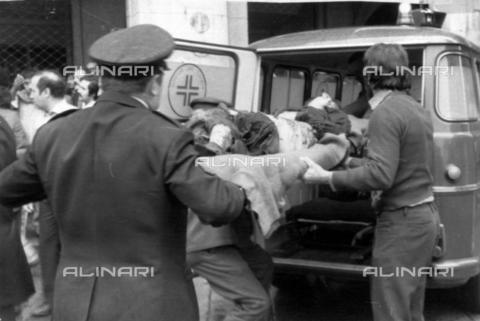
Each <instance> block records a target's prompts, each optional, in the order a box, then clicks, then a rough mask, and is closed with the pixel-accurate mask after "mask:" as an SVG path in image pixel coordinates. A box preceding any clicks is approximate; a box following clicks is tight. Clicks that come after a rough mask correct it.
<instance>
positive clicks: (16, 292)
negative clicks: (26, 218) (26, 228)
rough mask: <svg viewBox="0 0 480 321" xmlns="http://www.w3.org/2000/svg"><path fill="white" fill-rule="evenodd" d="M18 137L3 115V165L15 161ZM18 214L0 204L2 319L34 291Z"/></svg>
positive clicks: (0, 152)
mask: <svg viewBox="0 0 480 321" xmlns="http://www.w3.org/2000/svg"><path fill="white" fill-rule="evenodd" d="M15 158H16V156H15V137H14V135H13V132H12V130H11V129H10V127H9V126H8V124H7V122H6V121H5V119H3V118H2V117H0V169H3V168H5V167H6V166H7V165H9V164H10V163H12V162H13V161H15ZM19 218H20V217H19V216H18V215H17V216H15V213H14V212H13V211H12V210H11V209H9V208H6V207H4V206H1V205H0V320H2V321H14V320H15V312H14V307H15V305H17V304H20V303H22V302H23V301H25V300H26V299H28V297H29V296H30V295H31V294H33V293H34V287H33V281H32V275H31V274H30V268H29V266H28V263H27V258H26V257H25V252H24V251H23V247H22V243H21V242H20V225H19V224H20V221H19Z"/></svg>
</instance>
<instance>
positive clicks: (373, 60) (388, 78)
mask: <svg viewBox="0 0 480 321" xmlns="http://www.w3.org/2000/svg"><path fill="white" fill-rule="evenodd" d="M364 61H365V66H367V67H372V66H373V67H379V68H380V70H378V72H377V73H376V74H373V75H372V74H369V75H368V81H369V83H370V85H371V86H372V88H373V89H391V90H406V89H409V88H410V81H409V79H408V78H407V77H406V75H405V74H404V73H403V72H399V71H401V68H402V67H405V68H408V54H407V52H406V51H405V49H404V48H403V47H402V46H401V45H398V44H385V43H378V44H375V45H373V46H371V47H370V48H368V50H367V51H366V52H365V57H364ZM390 74H391V75H390Z"/></svg>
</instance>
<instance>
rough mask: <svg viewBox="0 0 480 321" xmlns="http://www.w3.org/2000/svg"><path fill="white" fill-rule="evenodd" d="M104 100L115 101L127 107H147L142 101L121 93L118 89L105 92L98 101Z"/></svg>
mask: <svg viewBox="0 0 480 321" xmlns="http://www.w3.org/2000/svg"><path fill="white" fill-rule="evenodd" d="M103 101H105V102H106V101H109V102H114V103H117V104H120V105H123V106H126V107H132V108H142V109H144V108H145V106H144V105H143V104H142V103H141V102H140V101H138V100H136V99H135V98H133V97H132V96H129V95H127V94H123V93H119V92H117V91H106V92H104V93H103V94H102V95H101V96H100V97H98V100H97V103H99V102H103Z"/></svg>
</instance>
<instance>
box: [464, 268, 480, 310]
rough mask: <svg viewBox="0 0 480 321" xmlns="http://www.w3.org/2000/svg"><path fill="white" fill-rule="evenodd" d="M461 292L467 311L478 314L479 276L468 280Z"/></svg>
mask: <svg viewBox="0 0 480 321" xmlns="http://www.w3.org/2000/svg"><path fill="white" fill-rule="evenodd" d="M462 290H463V296H464V302H465V303H466V305H467V308H468V310H469V311H471V312H474V313H480V275H476V276H474V277H472V278H471V279H470V280H468V282H467V284H465V286H464V288H463V289H462Z"/></svg>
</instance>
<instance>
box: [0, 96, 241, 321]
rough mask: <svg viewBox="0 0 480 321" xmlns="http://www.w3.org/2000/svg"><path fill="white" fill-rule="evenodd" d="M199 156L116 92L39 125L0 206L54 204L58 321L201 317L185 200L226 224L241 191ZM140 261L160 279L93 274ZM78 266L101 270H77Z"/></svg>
mask: <svg viewBox="0 0 480 321" xmlns="http://www.w3.org/2000/svg"><path fill="white" fill-rule="evenodd" d="M67 113H68V112H67ZM196 157H197V154H196V152H195V149H194V147H193V136H192V134H191V133H190V132H189V131H188V130H186V129H183V128H180V127H179V125H177V123H175V122H173V121H172V120H170V119H168V118H167V117H165V116H163V115H160V114H158V113H155V112H152V111H150V110H148V109H146V108H145V107H144V106H143V105H142V104H141V103H140V102H139V101H137V100H135V99H133V98H132V97H130V96H127V95H124V94H120V93H116V92H105V93H104V94H103V95H102V96H101V97H100V98H99V100H98V101H97V104H96V106H95V108H89V109H86V110H82V111H76V112H73V113H70V114H69V115H67V116H64V117H59V118H57V119H54V120H52V121H51V122H49V123H48V124H46V125H45V126H43V127H42V128H40V129H39V131H38V133H37V135H36V137H35V139H34V142H33V144H32V148H31V149H30V150H29V151H28V152H27V154H26V156H25V157H24V158H23V159H22V160H20V161H18V162H16V163H14V164H13V165H12V166H11V167H9V168H8V169H6V170H5V171H3V172H2V173H1V174H0V203H3V204H4V205H8V206H18V205H20V204H23V203H26V202H31V201H35V200H40V199H42V198H44V197H45V196H47V197H48V199H49V201H50V204H51V206H52V210H53V213H54V214H55V216H56V219H57V222H58V226H59V232H60V242H61V246H62V251H61V257H60V263H59V268H58V270H57V276H56V282H55V294H54V307H53V309H54V311H53V317H54V320H56V321H77V320H82V321H83V320H89V321H97V320H98V321H109V320H111V321H122V320H125V321H127V320H128V321H133V320H138V321H149V320H165V321H175V320H178V321H180V320H182V321H185V320H186V321H190V320H192V321H193V320H197V318H198V313H197V306H196V298H195V293H194V290H193V287H192V282H191V280H190V275H189V272H188V271H187V269H186V266H185V232H186V218H187V207H189V208H192V210H194V211H195V212H196V213H197V214H198V215H199V216H200V217H201V218H202V220H204V221H205V222H210V223H212V222H214V223H226V222H227V221H228V220H231V219H233V218H234V217H236V216H238V215H239V214H240V213H241V211H242V208H243V203H244V194H243V192H242V191H241V190H240V189H239V188H238V187H237V186H236V185H234V184H232V183H229V182H225V181H222V180H220V179H219V178H217V177H216V176H214V175H211V174H208V173H206V172H204V171H203V170H202V169H201V168H199V167H197V166H195V159H196ZM135 266H136V267H153V268H154V276H153V277H151V276H150V275H149V276H148V277H145V276H138V277H129V276H125V275H124V276H122V277H111V276H109V274H108V273H107V274H106V275H104V276H101V274H99V273H98V272H97V271H96V268H97V267H104V268H109V269H111V268H112V267H116V268H120V267H135ZM72 267H73V269H72ZM77 267H81V268H82V269H83V270H82V272H83V274H84V275H91V273H93V274H94V276H88V277H87V276H84V277H74V276H73V274H74V273H75V272H74V269H75V268H77ZM65 268H69V269H67V270H65ZM76 271H77V272H79V270H78V269H77V270H76ZM66 272H68V273H66Z"/></svg>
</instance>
